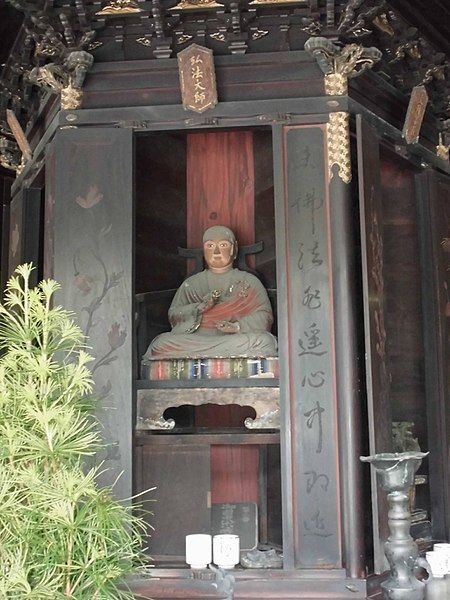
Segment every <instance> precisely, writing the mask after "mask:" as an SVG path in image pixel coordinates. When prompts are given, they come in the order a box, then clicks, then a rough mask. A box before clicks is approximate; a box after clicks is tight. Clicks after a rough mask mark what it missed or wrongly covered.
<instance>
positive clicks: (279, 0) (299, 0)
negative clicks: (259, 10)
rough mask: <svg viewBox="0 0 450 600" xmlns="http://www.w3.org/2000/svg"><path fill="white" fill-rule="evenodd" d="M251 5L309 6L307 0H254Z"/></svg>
mask: <svg viewBox="0 0 450 600" xmlns="http://www.w3.org/2000/svg"><path fill="white" fill-rule="evenodd" d="M250 4H259V5H264V4H267V5H269V4H308V2H307V1H306V0H252V2H250Z"/></svg>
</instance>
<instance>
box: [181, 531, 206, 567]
mask: <svg viewBox="0 0 450 600" xmlns="http://www.w3.org/2000/svg"><path fill="white" fill-rule="evenodd" d="M211 561H212V552H211V536H210V535H209V534H208V533H192V534H191V535H187V536H186V562H187V564H188V565H189V566H190V567H191V569H206V567H207V566H208V565H209V563H210V562H211Z"/></svg>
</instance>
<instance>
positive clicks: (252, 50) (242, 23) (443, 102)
mask: <svg viewBox="0 0 450 600" xmlns="http://www.w3.org/2000/svg"><path fill="white" fill-rule="evenodd" d="M8 1H9V2H10V3H11V4H12V5H14V6H15V7H16V8H18V9H20V10H22V11H23V13H24V19H25V21H24V25H23V27H22V30H21V32H20V34H19V38H20V43H17V44H16V45H15V46H14V48H13V50H12V52H11V54H10V57H9V59H8V61H7V64H6V67H5V68H4V70H3V74H2V77H1V80H0V81H1V88H0V120H1V121H3V123H4V121H5V119H4V111H5V109H6V108H11V109H13V110H14V112H15V114H16V115H17V116H18V118H19V120H20V122H21V124H22V126H23V127H24V129H25V126H26V124H27V123H29V122H30V121H33V120H35V118H36V114H37V111H38V109H39V104H40V101H41V100H42V97H43V95H44V94H45V93H46V91H47V90H48V89H50V90H52V91H54V92H55V93H57V94H58V95H60V96H61V99H62V101H63V104H64V103H65V107H67V108H70V107H72V108H74V107H76V106H79V105H80V102H81V97H82V86H83V81H84V77H85V76H86V74H87V73H88V72H89V69H90V65H91V62H92V60H93V61H94V62H95V63H97V64H101V63H103V62H121V61H134V60H158V59H164V58H169V57H170V58H175V57H176V55H177V54H178V52H179V51H180V50H183V49H184V48H186V47H187V45H189V44H191V43H197V44H199V45H201V46H205V47H207V48H211V49H212V51H213V54H214V56H215V57H218V56H223V55H231V56H239V55H243V54H257V53H261V52H263V53H267V52H284V53H286V52H296V51H299V50H303V48H304V44H305V42H306V41H307V40H308V39H309V38H314V37H323V38H326V39H329V40H331V41H333V42H334V43H337V44H340V45H345V46H349V45H350V44H357V45H360V46H361V45H362V46H364V47H372V48H376V49H377V50H378V51H379V52H381V54H382V58H381V60H380V61H379V62H378V64H376V65H375V66H374V69H373V70H374V72H375V73H377V75H378V77H380V78H382V79H383V80H384V81H385V82H386V83H387V84H388V85H390V86H392V87H393V88H396V89H397V90H400V91H401V93H402V94H404V95H405V96H409V94H410V93H411V90H412V88H413V87H414V86H416V85H421V84H423V85H425V86H426V88H427V93H428V96H429V98H430V104H429V111H428V112H429V113H430V114H433V115H434V116H435V117H436V118H438V119H439V120H440V121H441V122H442V126H441V129H442V130H443V131H444V130H445V128H444V125H443V124H444V122H445V121H446V120H447V119H449V117H450V110H449V98H450V88H449V83H448V77H449V65H448V57H447V56H446V54H445V52H443V51H442V50H441V49H440V47H439V46H436V45H434V43H433V42H434V40H432V39H428V38H427V37H426V36H425V35H423V34H422V33H421V30H420V27H416V26H413V25H411V24H410V23H408V22H406V21H405V20H404V19H403V18H402V16H401V14H400V12H399V11H398V10H397V9H396V8H395V7H396V6H400V5H401V0H392V2H390V1H389V2H387V1H386V0H362V1H361V0H357V1H356V0H335V1H334V2H328V1H326V0H314V1H313V0H298V1H297V2H292V3H291V2H290V1H289V3H286V2H285V1H284V0H272V1H271V2H266V1H264V2H259V3H256V4H255V3H254V2H252V1H251V0H243V1H242V2H239V3H238V2H235V1H234V0H223V1H220V2H214V3H213V4H214V6H212V4H211V3H209V4H208V3H207V2H206V3H205V2H197V1H196V2H195V9H194V10H179V8H180V2H178V0H135V1H134V2H132V3H130V2H127V3H123V2H122V3H117V2H116V3H111V2H109V3H108V2H106V0H105V1H104V2H102V3H101V6H99V3H98V2H94V1H93V0H77V1H76V2H75V0H73V1H71V2H67V1H63V0H55V1H54V2H53V3H52V7H51V8H48V7H47V8H46V10H45V11H44V10H43V8H44V2H43V0H37V1H36V2H33V3H31V2H29V0H8ZM45 4H46V5H48V3H45ZM113 4H114V8H115V9H116V10H112V9H111V10H104V9H107V8H108V6H110V5H111V6H112V5H113ZM119 4H120V6H119ZM130 7H131V8H130ZM127 8H128V10H127ZM119 9H120V10H119ZM124 11H125V12H126V14H121V12H124ZM448 13H450V9H449V11H448ZM443 18H444V20H445V15H443ZM424 20H425V21H426V14H425V15H424ZM424 29H426V30H427V32H428V33H429V31H430V27H425V28H424ZM437 39H439V36H437ZM73 53H78V57H79V58H80V57H82V58H80V61H79V62H78V63H77V64H76V65H75V64H74V63H75V62H76V61H74V60H72V61H71V58H70V57H71V56H72V58H73V56H74V54H73ZM80 53H84V54H83V55H81V54H80ZM88 55H91V56H92V57H93V59H90V58H89V56H88ZM359 86H360V84H359V83H357V84H356V88H358V87H359ZM435 143H437V139H436V140H435Z"/></svg>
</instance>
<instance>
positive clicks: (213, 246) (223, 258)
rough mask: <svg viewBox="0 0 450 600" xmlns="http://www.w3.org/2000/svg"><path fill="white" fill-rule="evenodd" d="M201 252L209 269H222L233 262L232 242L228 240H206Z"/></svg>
mask: <svg viewBox="0 0 450 600" xmlns="http://www.w3.org/2000/svg"><path fill="white" fill-rule="evenodd" d="M203 254H204V257H205V260H206V264H207V265H208V267H209V268H210V269H212V270H215V269H220V270H222V269H225V268H226V267H229V266H231V265H232V264H233V260H234V244H233V243H232V242H230V241H229V240H206V242H204V244H203Z"/></svg>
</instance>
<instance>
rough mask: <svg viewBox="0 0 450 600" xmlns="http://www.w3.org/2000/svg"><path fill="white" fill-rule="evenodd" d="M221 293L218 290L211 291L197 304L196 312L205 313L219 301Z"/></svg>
mask: <svg viewBox="0 0 450 600" xmlns="http://www.w3.org/2000/svg"><path fill="white" fill-rule="evenodd" d="M220 296H221V293H220V291H219V290H213V291H212V292H210V293H209V294H207V295H206V296H205V297H204V298H203V300H202V302H201V303H200V304H199V307H198V310H199V312H200V314H203V313H205V312H207V311H208V310H209V309H210V308H212V307H213V306H214V305H215V304H217V302H218V301H219V299H220Z"/></svg>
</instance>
